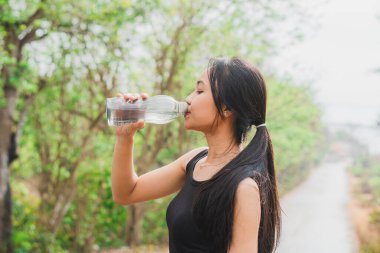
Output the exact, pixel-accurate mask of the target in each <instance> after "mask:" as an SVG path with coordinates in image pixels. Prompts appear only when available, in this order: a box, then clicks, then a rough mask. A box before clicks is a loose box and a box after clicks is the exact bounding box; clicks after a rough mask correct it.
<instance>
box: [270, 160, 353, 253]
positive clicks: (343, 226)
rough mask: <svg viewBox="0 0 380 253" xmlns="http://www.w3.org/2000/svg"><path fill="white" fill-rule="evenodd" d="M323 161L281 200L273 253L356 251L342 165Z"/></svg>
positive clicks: (342, 252)
mask: <svg viewBox="0 0 380 253" xmlns="http://www.w3.org/2000/svg"><path fill="white" fill-rule="evenodd" d="M348 164H349V161H348V160H346V161H338V162H326V163H324V164H323V165H322V166H321V167H319V168H317V169H315V170H314V171H313V172H312V173H311V174H310V176H309V178H308V179H307V180H306V181H305V182H303V183H302V184H301V185H300V186H299V187H298V188H296V189H295V190H294V191H292V192H290V193H289V194H287V195H286V196H284V197H283V198H282V200H281V205H282V209H283V215H282V217H283V229H282V237H281V240H280V245H279V248H278V249H277V251H276V253H356V252H358V250H357V246H356V245H357V243H356V237H355V235H354V232H353V227H352V224H351V222H350V217H349V211H348V202H349V199H350V194H349V188H348V178H347V175H346V172H345V168H346V167H347V165H348Z"/></svg>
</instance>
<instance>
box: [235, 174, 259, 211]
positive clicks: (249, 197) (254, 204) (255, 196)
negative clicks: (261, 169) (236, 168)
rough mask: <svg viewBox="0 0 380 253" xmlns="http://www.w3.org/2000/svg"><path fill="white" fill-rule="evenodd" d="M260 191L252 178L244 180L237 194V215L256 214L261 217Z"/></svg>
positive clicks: (239, 185)
mask: <svg viewBox="0 0 380 253" xmlns="http://www.w3.org/2000/svg"><path fill="white" fill-rule="evenodd" d="M260 209H261V208H260V189H259V186H258V184H257V183H256V181H255V180H253V179H252V178H249V177H248V178H245V179H243V180H242V181H241V182H240V183H239V184H238V187H237V189H236V193H235V211H236V212H237V213H241V212H243V213H245V212H247V211H248V212H254V213H256V214H258V215H260Z"/></svg>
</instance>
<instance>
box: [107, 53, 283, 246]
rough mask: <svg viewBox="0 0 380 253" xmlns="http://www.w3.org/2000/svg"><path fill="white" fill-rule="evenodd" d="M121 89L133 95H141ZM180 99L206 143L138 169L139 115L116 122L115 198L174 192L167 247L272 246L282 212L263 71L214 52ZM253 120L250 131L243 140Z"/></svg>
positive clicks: (123, 200) (126, 200)
mask: <svg viewBox="0 0 380 253" xmlns="http://www.w3.org/2000/svg"><path fill="white" fill-rule="evenodd" d="M124 97H125V99H127V100H130V101H134V100H136V99H138V98H140V97H141V98H142V99H146V98H147V95H146V94H141V96H139V95H135V96H133V95H130V94H128V95H124ZM186 102H187V103H188V112H187V114H186V116H185V123H184V126H185V128H186V129H189V130H195V131H199V132H202V133H203V134H204V136H205V138H206V140H207V144H208V147H201V148H196V149H194V150H191V151H189V152H188V153H186V154H184V155H182V156H181V157H179V158H178V159H177V160H175V161H174V162H172V163H170V164H168V165H166V166H164V167H162V168H159V169H156V170H153V171H150V172H148V173H146V174H144V175H141V176H138V175H137V174H136V173H135V172H134V169H133V140H134V134H135V132H136V130H138V129H141V128H143V127H144V122H143V121H139V122H136V123H131V124H128V125H126V126H119V127H117V128H116V136H117V138H116V144H115V151H114V157H113V165H112V192H113V199H114V201H115V202H117V203H120V204H124V205H129V204H133V203H137V202H142V201H147V200H151V199H156V198H161V197H164V196H167V195H169V194H172V193H175V192H178V194H177V196H176V197H175V198H174V199H173V200H172V202H171V203H170V204H169V206H168V209H167V215H166V219H167V224H168V229H169V249H170V253H177V252H178V253H186V252H202V253H203V252H215V253H224V252H229V253H248V252H259V253H269V252H273V251H274V249H275V248H276V247H277V244H278V240H279V235H280V230H281V213H280V205H279V199H278V193H277V183H276V173H275V168H274V162H273V150H272V144H271V139H270V136H269V132H268V129H267V128H266V125H265V119H266V102H267V92H266V85H265V81H264V79H263V76H262V75H261V73H260V72H259V70H258V69H257V68H256V67H254V66H252V65H250V64H249V63H247V62H245V61H244V60H242V59H239V58H231V59H212V60H210V63H209V66H208V68H207V69H206V70H205V71H204V73H203V74H202V75H201V76H200V78H199V80H197V81H196V83H195V89H194V91H193V92H192V93H191V94H190V95H189V96H188V97H187V98H186ZM252 126H254V127H255V128H256V133H255V136H254V138H253V139H252V140H251V141H250V143H249V144H248V145H247V146H246V147H245V148H243V145H242V144H243V142H244V141H245V140H246V136H247V133H248V132H249V131H250V130H251V128H252Z"/></svg>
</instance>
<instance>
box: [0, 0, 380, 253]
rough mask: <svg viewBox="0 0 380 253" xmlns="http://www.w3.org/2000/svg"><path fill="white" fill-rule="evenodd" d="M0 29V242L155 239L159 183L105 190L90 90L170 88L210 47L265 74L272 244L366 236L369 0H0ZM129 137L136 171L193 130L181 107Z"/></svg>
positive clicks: (304, 245)
mask: <svg viewBox="0 0 380 253" xmlns="http://www.w3.org/2000/svg"><path fill="white" fill-rule="evenodd" d="M0 43H1V46H0V71H1V78H0V87H1V89H0V161H1V162H0V216H1V218H0V252H18V253H21V252H54V253H56V252H85V253H87V252H168V250H167V244H168V234H167V227H166V220H165V214H166V208H167V205H168V203H169V202H170V200H171V199H172V198H173V197H174V195H172V196H168V197H166V198H163V199H157V200H154V201H148V202H145V203H141V204H136V205H132V206H127V207H125V206H121V205H117V204H115V203H114V202H113V201H112V196H111V178H110V172H111V165H112V154H113V147H114V143H115V136H114V134H113V130H112V128H110V127H108V126H107V122H106V116H105V99H106V98H107V97H113V96H115V95H116V94H117V93H118V92H123V93H127V92H132V93H134V92H146V93H148V94H150V95H151V96H152V95H156V94H166V95H170V96H173V97H174V98H176V99H177V100H184V98H185V97H186V96H187V94H189V93H190V91H191V90H192V89H193V87H194V84H195V81H196V78H197V77H199V75H200V74H201V73H202V71H203V70H204V69H205V68H206V67H207V63H208V59H209V58H210V57H220V56H227V57H231V56H241V57H243V58H245V59H246V60H248V61H250V62H252V63H253V64H255V65H257V66H258V67H259V68H260V69H261V71H262V72H263V74H264V76H265V78H266V82H267V86H268V92H269V98H268V99H269V100H268V109H267V125H268V128H269V131H270V134H271V137H272V141H273V145H274V151H275V160H276V161H275V162H276V167H277V175H278V180H279V186H280V194H281V205H282V209H283V230H282V237H281V240H280V245H279V247H278V250H277V251H276V252H283V253H314V252H318V253H322V252H334V253H337V252H342V253H346V252H347V253H351V252H366V253H376V252H377V253H378V252H380V2H379V1H377V0H362V1H354V0H314V1H311V0H304V1H296V0H282V1H264V0H257V1H256V0H252V1H243V0H234V1H230V0H219V1H200V0H194V1H188V0H167V1H159V0H151V1H137V0H112V1H111V0H81V1H73V0H24V1H22V0H0ZM253 135H254V132H252V133H250V136H251V138H252V136H253ZM135 140H136V141H135V154H134V156H135V168H136V170H137V173H138V174H139V175H141V174H143V173H146V172H147V171H150V170H153V169H156V168H158V167H161V166H163V165H165V164H167V163H170V162H171V161H173V160H175V159H176V158H177V157H179V156H180V155H182V154H183V153H185V152H187V151H188V150H190V149H192V148H194V147H198V146H201V145H206V144H207V143H205V141H204V139H203V136H202V135H201V134H199V133H197V132H192V131H189V132H187V131H185V129H184V127H183V118H180V119H177V120H176V121H173V122H171V123H169V124H166V125H152V124H146V126H145V128H144V129H143V130H142V131H140V132H138V134H137V136H136V139H135ZM249 140H250V138H249V139H248V141H249Z"/></svg>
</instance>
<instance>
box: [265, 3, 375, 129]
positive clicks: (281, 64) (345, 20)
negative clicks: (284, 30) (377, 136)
mask: <svg viewBox="0 0 380 253" xmlns="http://www.w3.org/2000/svg"><path fill="white" fill-rule="evenodd" d="M310 1H311V0H307V1H304V2H303V3H304V4H305V5H307V4H309V3H310ZM308 2H309V3H308ZM313 8H315V9H312V10H311V11H315V13H318V15H315V17H312V18H314V19H315V21H314V22H313V23H318V25H319V28H318V29H315V28H310V29H309V31H308V30H307V28H306V31H308V32H307V33H308V34H309V35H307V36H306V37H307V38H306V39H305V40H304V41H302V42H299V43H297V44H296V45H293V46H291V47H289V46H286V47H285V48H284V49H283V50H281V54H279V55H278V56H276V57H275V58H274V59H273V62H272V63H271V64H273V65H274V67H275V68H276V69H277V71H278V72H280V73H282V74H291V75H292V76H294V77H295V78H296V80H299V81H307V80H312V79H315V80H314V82H313V83H312V87H313V88H314V90H316V91H317V96H316V101H317V102H318V103H319V104H321V106H322V107H323V110H324V116H323V119H324V121H325V122H326V123H338V124H347V123H354V124H360V125H368V126H374V125H375V124H376V118H377V117H378V116H379V115H380V1H379V0H361V1H356V0H328V1H326V3H324V4H320V5H319V6H315V5H314V6H313ZM308 11H310V10H308ZM306 23H307V22H306ZM306 25H307V24H306ZM302 30H305V28H302ZM376 69H377V70H378V71H379V72H378V73H375V70H376Z"/></svg>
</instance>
